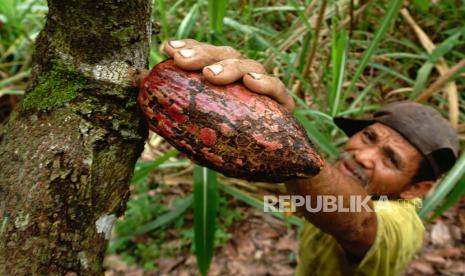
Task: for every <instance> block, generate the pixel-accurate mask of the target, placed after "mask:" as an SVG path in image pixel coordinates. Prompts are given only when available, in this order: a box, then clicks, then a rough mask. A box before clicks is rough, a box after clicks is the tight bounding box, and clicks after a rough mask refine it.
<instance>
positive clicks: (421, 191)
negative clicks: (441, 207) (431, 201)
mask: <svg viewBox="0 0 465 276" xmlns="http://www.w3.org/2000/svg"><path fill="white" fill-rule="evenodd" d="M433 185H434V181H420V182H417V183H415V184H413V185H410V187H408V188H407V189H406V190H405V191H403V192H401V193H400V197H401V198H403V199H413V198H416V197H424V196H425V195H426V194H427V193H428V192H429V191H430V190H431V188H432V187H433Z"/></svg>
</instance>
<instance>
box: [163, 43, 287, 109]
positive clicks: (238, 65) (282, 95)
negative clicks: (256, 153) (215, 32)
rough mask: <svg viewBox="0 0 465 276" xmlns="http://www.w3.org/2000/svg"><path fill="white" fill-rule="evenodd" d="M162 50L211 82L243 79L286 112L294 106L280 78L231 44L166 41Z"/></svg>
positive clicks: (219, 83)
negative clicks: (246, 57) (246, 56)
mask: <svg viewBox="0 0 465 276" xmlns="http://www.w3.org/2000/svg"><path fill="white" fill-rule="evenodd" d="M163 50H164V51H165V53H167V54H168V55H170V56H171V57H173V58H174V61H175V62H176V65H178V66H179V67H181V68H182V69H184V70H202V73H203V75H204V76H205V78H206V79H207V80H208V81H209V82H211V83H213V84H216V85H225V84H228V83H232V82H235V81H237V80H240V79H242V81H243V83H244V85H245V86H246V87H247V88H248V89H250V90H251V91H253V92H255V93H258V94H262V95H266V96H268V97H270V98H272V99H274V100H276V101H277V102H278V103H280V104H282V105H283V106H284V107H285V108H286V109H287V110H289V111H292V110H293V109H294V107H295V104H294V100H293V99H292V97H291V96H290V95H288V94H287V92H286V89H285V87H284V84H283V83H282V82H281V80H280V79H279V78H277V77H273V76H269V75H267V74H266V70H265V67H263V65H262V64H260V63H259V62H257V61H255V60H251V59H243V58H242V57H241V54H240V53H239V52H238V51H236V50H234V49H233V48H231V47H228V46H213V45H210V44H207V43H201V42H198V41H196V40H193V39H183V40H172V41H170V42H167V43H165V44H164V45H163Z"/></svg>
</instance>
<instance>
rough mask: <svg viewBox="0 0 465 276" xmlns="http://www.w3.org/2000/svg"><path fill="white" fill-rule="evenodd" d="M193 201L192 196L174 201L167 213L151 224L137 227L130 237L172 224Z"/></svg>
mask: <svg viewBox="0 0 465 276" xmlns="http://www.w3.org/2000/svg"><path fill="white" fill-rule="evenodd" d="M193 201H194V198H193V196H192V195H189V196H187V197H185V198H182V199H179V200H177V201H175V204H174V206H173V208H172V209H171V210H170V211H169V212H168V213H166V214H163V215H161V216H160V217H158V218H157V219H156V220H154V221H152V222H149V223H147V224H145V225H142V226H140V227H138V228H137V229H136V230H135V231H134V233H133V234H132V235H133V236H134V235H142V234H145V233H148V232H151V231H154V230H156V229H158V228H160V227H163V226H166V225H168V224H170V223H172V222H174V221H175V220H176V219H177V218H178V217H179V216H180V215H182V214H183V213H184V212H185V211H186V210H187V208H189V207H190V206H191V205H192V202H193Z"/></svg>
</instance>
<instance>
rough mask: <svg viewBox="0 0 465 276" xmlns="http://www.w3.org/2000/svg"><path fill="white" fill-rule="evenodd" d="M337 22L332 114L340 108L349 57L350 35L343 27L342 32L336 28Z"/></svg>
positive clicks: (332, 56) (333, 44) (331, 103)
mask: <svg viewBox="0 0 465 276" xmlns="http://www.w3.org/2000/svg"><path fill="white" fill-rule="evenodd" d="M336 26H337V24H334V28H333V43H332V51H331V59H332V86H331V91H330V93H329V105H330V110H331V116H335V115H336V114H337V113H338V110H339V108H340V103H341V102H342V103H344V99H343V100H342V101H340V100H341V92H342V84H343V82H344V74H345V66H346V59H347V47H348V35H347V31H346V30H345V29H343V30H342V31H341V32H340V33H338V32H337V30H336Z"/></svg>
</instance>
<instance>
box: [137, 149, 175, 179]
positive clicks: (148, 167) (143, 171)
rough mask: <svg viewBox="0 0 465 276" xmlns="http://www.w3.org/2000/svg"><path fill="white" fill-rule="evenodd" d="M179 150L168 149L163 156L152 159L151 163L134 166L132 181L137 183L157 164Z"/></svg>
mask: <svg viewBox="0 0 465 276" xmlns="http://www.w3.org/2000/svg"><path fill="white" fill-rule="evenodd" d="M178 153H179V151H178V150H176V149H173V150H170V151H169V152H167V153H165V154H164V155H163V156H161V157H159V158H158V159H157V160H154V161H153V162H152V163H151V164H149V165H146V166H144V167H139V168H136V169H135V171H134V176H133V177H132V180H131V182H132V183H138V182H139V181H141V180H143V179H144V178H145V177H146V176H147V175H148V174H149V173H150V172H151V171H153V170H154V169H156V168H157V167H158V166H160V165H161V164H163V163H164V162H166V161H167V160H168V159H170V158H171V157H174V156H176V155H178Z"/></svg>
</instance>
